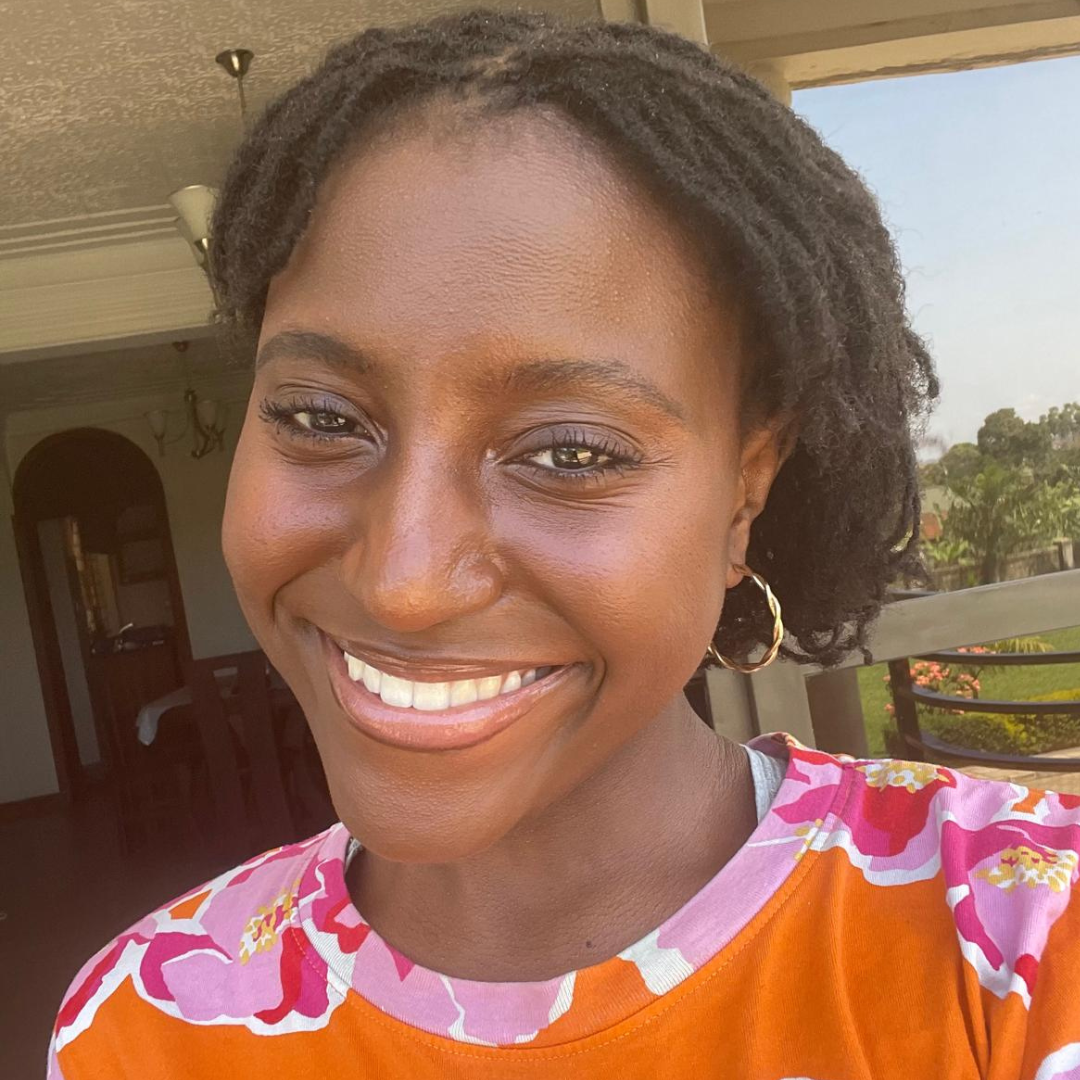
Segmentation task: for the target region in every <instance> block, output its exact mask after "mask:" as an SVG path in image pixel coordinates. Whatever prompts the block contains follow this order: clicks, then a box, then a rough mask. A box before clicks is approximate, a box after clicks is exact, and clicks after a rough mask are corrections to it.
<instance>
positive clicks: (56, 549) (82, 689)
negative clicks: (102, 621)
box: [38, 518, 101, 765]
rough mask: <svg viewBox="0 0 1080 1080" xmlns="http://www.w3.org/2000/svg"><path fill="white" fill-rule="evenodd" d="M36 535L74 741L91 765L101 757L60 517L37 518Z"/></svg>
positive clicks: (82, 755)
mask: <svg viewBox="0 0 1080 1080" xmlns="http://www.w3.org/2000/svg"><path fill="white" fill-rule="evenodd" d="M38 539H39V541H40V542H41V555H42V559H43V561H44V563H45V577H46V579H47V580H48V583H49V602H50V603H51V604H52V610H53V619H54V620H55V622H56V637H57V640H58V641H59V642H60V657H61V660H62V662H63V665H64V682H65V683H67V692H68V701H69V702H70V703H71V720H72V723H73V725H74V727H75V741H76V742H77V743H78V744H79V760H80V761H81V762H82V763H83V764H84V765H93V764H94V763H95V762H98V761H100V760H101V748H100V747H99V746H98V740H97V731H96V730H95V729H94V706H93V705H92V704H91V702H90V687H89V686H88V685H87V682H86V668H85V667H83V658H82V644H81V643H80V640H79V624H78V622H77V619H78V615H77V613H76V611H75V604H74V601H73V600H72V599H71V584H70V582H69V579H68V556H67V549H66V546H65V544H64V522H63V520H62V519H61V518H53V519H52V520H51V521H41V522H39V523H38Z"/></svg>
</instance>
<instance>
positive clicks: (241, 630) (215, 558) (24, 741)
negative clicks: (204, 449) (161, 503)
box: [0, 374, 254, 802]
mask: <svg viewBox="0 0 1080 1080" xmlns="http://www.w3.org/2000/svg"><path fill="white" fill-rule="evenodd" d="M249 386H250V376H249V375H246V374H241V375H232V376H227V377H224V378H222V379H221V380H220V382H218V383H214V384H213V385H209V384H203V383H200V385H199V386H198V387H197V389H198V390H199V392H200V394H203V395H204V396H207V397H213V398H215V399H216V400H218V401H220V402H222V403H223V404H224V405H225V406H226V407H227V409H228V429H227V432H226V436H225V449H224V451H222V452H220V453H219V452H218V451H212V452H211V453H210V454H209V455H207V456H206V457H205V458H203V459H201V460H200V461H195V460H194V459H192V457H191V455H190V449H191V439H190V435H188V436H185V437H184V438H182V439H181V440H180V441H178V442H176V443H175V444H173V445H170V446H167V447H166V454H165V456H164V457H159V456H158V451H157V445H156V443H155V442H154V439H153V436H152V435H151V433H150V428H149V425H148V424H147V422H146V419H145V414H146V413H147V412H149V411H150V410H152V409H159V408H163V409H168V410H169V411H170V412H171V413H172V414H173V415H172V416H171V418H170V436H169V437H172V435H173V434H178V433H179V430H180V428H181V427H182V419H181V418H182V408H183V400H182V390H181V389H180V388H178V389H177V390H176V391H175V392H170V393H164V394H156V395H153V396H144V397H139V398H125V399H120V400H115V401H105V402H94V403H90V404H79V405H64V406H58V407H55V408H50V409H39V410H35V411H30V412H17V413H11V414H9V415H8V417H7V420H6V431H5V433H4V445H3V448H2V449H3V455H2V459H3V460H2V464H3V466H4V467H5V468H6V471H7V475H8V477H11V476H14V475H15V471H16V469H17V468H18V465H19V462H20V461H22V459H23V458H24V457H25V456H26V454H27V453H28V452H29V451H30V450H31V449H32V448H33V447H34V446H35V445H36V444H37V443H39V442H40V441H41V440H42V439H43V438H45V437H46V436H48V435H51V434H54V433H55V432H59V431H66V430H69V429H71V428H76V427H97V428H104V429H106V430H109V431H115V432H118V433H119V434H121V435H124V436H125V437H127V438H128V439H130V440H131V441H132V442H133V443H135V444H136V445H137V446H139V447H140V448H141V449H142V450H144V451H145V452H146V453H147V455H149V457H150V458H151V460H153V462H154V464H155V465H156V466H157V468H158V471H159V473H160V475H161V480H162V485H163V487H164V490H165V503H166V506H167V508H168V512H169V523H170V526H171V529H172V538H173V547H174V549H175V552H176V564H177V569H178V571H179V575H180V588H181V591H182V592H183V596H184V607H185V612H186V615H187V621H188V630H189V633H190V635H191V647H192V652H193V653H194V655H195V656H196V657H202V656H213V655H215V654H219V653H227V652H236V651H240V650H243V649H250V648H253V647H254V639H253V638H252V636H251V633H250V631H249V630H248V628H247V624H246V623H245V622H244V618H243V616H242V615H241V613H240V608H239V606H238V605H237V602H236V598H235V595H234V594H233V589H232V582H231V581H230V580H229V575H228V571H227V570H226V568H225V562H224V559H223V558H222V555H221V540H220V529H221V515H222V510H223V508H224V505H225V490H226V485H227V483H228V476H229V466H230V464H231V462H232V455H233V451H234V449H235V446H236V440H237V437H238V436H239V431H240V424H241V422H242V419H243V413H244V408H245V405H246V398H247V388H248V387H249ZM0 487H2V498H3V499H4V500H6V507H7V509H6V510H4V509H3V507H0V647H2V649H3V652H2V653H0V687H2V697H0V802H7V801H11V800H14V799H25V798H30V797H32V796H34V795H43V794H48V793H50V792H53V791H56V790H57V786H56V775H55V769H54V768H53V764H52V753H51V750H50V747H49V739H48V731H47V728H46V724H45V714H44V706H43V704H42V701H41V691H40V686H39V682H38V673H37V667H36V663H35V660H34V650H33V644H32V642H31V640H30V632H29V628H28V626H27V616H26V606H25V601H24V598H23V589H22V581H21V578H20V576H19V569H18V561H17V558H16V554H15V546H14V536H13V535H12V531H11V496H10V481H8V482H6V483H4V484H3V485H2V486H0ZM20 762H22V764H20Z"/></svg>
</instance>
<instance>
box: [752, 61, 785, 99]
mask: <svg viewBox="0 0 1080 1080" xmlns="http://www.w3.org/2000/svg"><path fill="white" fill-rule="evenodd" d="M746 71H747V74H749V75H752V76H753V77H754V78H755V79H757V81H758V82H759V83H761V84H762V85H763V86H764V87H765V88H766V89H767V90H768V91H769V92H770V93H771V94H772V95H773V97H775V98H776V99H777V101H780V102H783V104H785V105H787V106H788V107H789V108H790V107H791V83H789V82H788V81H787V78H786V76H785V75H784V69H783V67H782V65H781V64H780V63H779V62H778V61H776V60H760V61H756V62H755V63H752V64H747V65H746Z"/></svg>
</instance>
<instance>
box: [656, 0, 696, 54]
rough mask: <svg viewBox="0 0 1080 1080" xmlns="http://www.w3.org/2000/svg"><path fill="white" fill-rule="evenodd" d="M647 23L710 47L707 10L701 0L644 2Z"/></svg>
mask: <svg viewBox="0 0 1080 1080" xmlns="http://www.w3.org/2000/svg"><path fill="white" fill-rule="evenodd" d="M642 3H643V7H644V9H645V10H644V13H645V21H646V22H647V23H648V24H649V25H650V26H659V27H661V28H662V29H664V30H671V31H673V32H674V33H676V34H680V35H681V36H682V37H684V38H688V39H689V40H690V41H696V42H697V43H698V44H699V45H708V44H709V37H708V35H707V34H706V32H705V9H704V8H703V7H702V5H701V0H642Z"/></svg>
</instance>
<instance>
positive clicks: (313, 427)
mask: <svg viewBox="0 0 1080 1080" xmlns="http://www.w3.org/2000/svg"><path fill="white" fill-rule="evenodd" d="M292 418H293V420H294V421H295V422H296V424H297V426H299V427H301V428H305V429H306V430H307V431H311V432H314V433H315V434H316V435H353V434H355V432H356V430H357V428H358V425H357V423H356V421H355V420H350V419H349V417H347V416H342V415H341V413H336V412H332V411H330V410H329V409H312V410H309V409H302V410H300V411H298V412H294V413H293V414H292Z"/></svg>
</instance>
